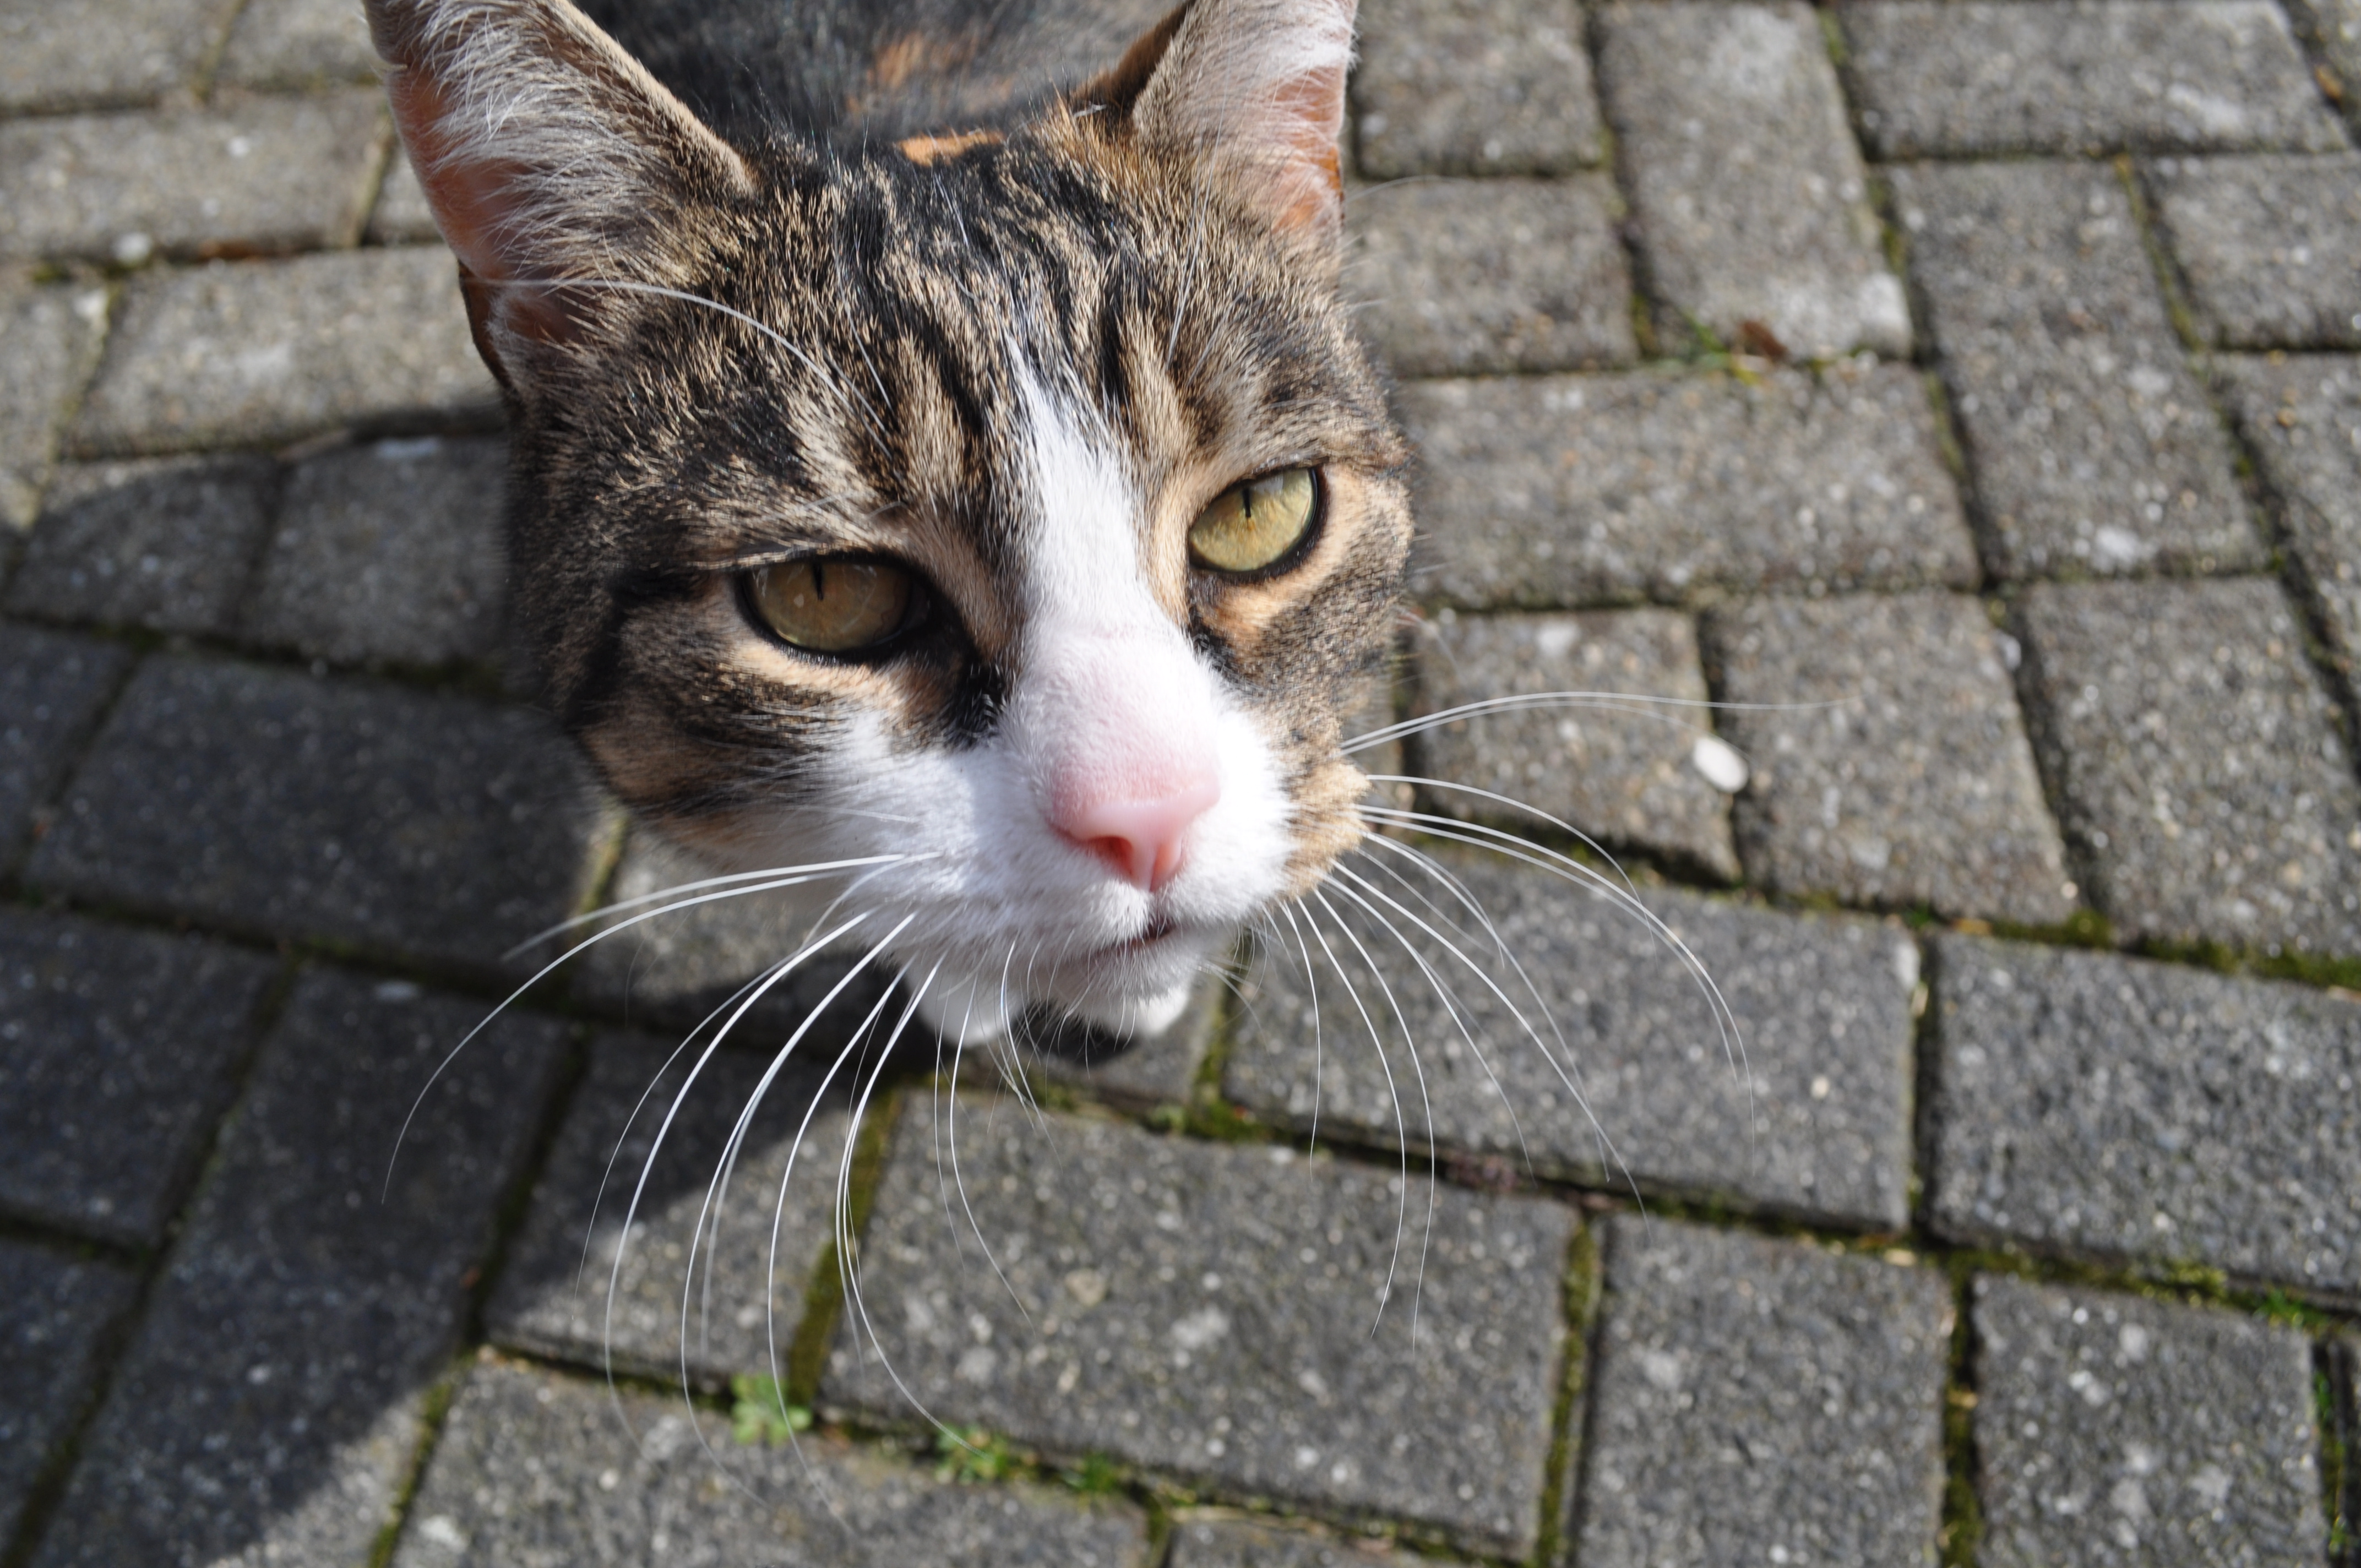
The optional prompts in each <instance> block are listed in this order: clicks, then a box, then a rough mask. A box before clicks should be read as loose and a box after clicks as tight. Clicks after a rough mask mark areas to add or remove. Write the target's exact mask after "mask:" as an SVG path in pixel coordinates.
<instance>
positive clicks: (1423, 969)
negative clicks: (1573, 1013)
mask: <svg viewBox="0 0 2361 1568" xmlns="http://www.w3.org/2000/svg"><path fill="white" fill-rule="evenodd" d="M1335 874H1336V875H1337V876H1339V877H1341V878H1343V879H1345V880H1346V881H1348V882H1352V883H1357V884H1358V885H1359V886H1360V887H1362V888H1363V889H1366V890H1367V892H1368V893H1370V894H1374V895H1375V896H1376V897H1378V899H1381V900H1383V901H1384V902H1385V903H1386V904H1387V905H1391V907H1392V908H1393V909H1395V910H1396V911H1397V912H1398V913H1400V915H1401V916H1403V917H1404V918H1405V919H1408V920H1410V921H1411V922H1413V923H1414V924H1415V925H1417V926H1418V927H1419V929H1421V930H1422V931H1424V932H1425V933H1426V934H1427V935H1428V936H1429V937H1433V938H1434V940H1435V941H1436V942H1438V943H1440V944H1441V945H1442V946H1443V948H1444V950H1446V951H1448V952H1449V953H1450V954H1451V956H1452V957H1454V958H1455V959H1458V960H1459V961H1460V962H1461V963H1462V964H1466V967H1467V968H1468V970H1470V971H1471V972H1473V973H1475V974H1476V975H1477V977H1478V978H1479V979H1481V978H1487V977H1485V976H1484V974H1483V971H1482V970H1478V969H1477V967H1476V965H1475V964H1473V963H1471V962H1469V960H1468V959H1467V957H1466V954H1464V953H1462V952H1460V951H1459V949H1458V948H1456V947H1455V946H1454V945H1453V944H1452V943H1451V942H1449V941H1447V940H1445V939H1444V938H1442V937H1441V936H1438V935H1437V934H1436V932H1435V930H1434V928H1433V927H1431V926H1429V925H1427V924H1426V922H1424V921H1423V920H1420V919H1419V918H1418V916H1415V915H1412V914H1411V912H1410V911H1409V910H1407V909H1404V908H1402V906H1401V905H1399V904H1396V903H1394V901H1393V900H1392V899H1390V898H1387V897H1386V895H1385V894H1382V893H1378V891H1377V889H1375V888H1373V887H1370V886H1369V884H1368V883H1367V881H1365V880H1364V879H1362V878H1361V877H1358V876H1356V875H1355V874H1354V873H1353V872H1350V871H1348V870H1346V869H1345V867H1344V866H1341V865H1339V866H1337V867H1336V868H1335ZM1337 891H1338V892H1339V893H1342V894H1344V895H1345V897H1347V898H1349V899H1351V900H1352V901H1353V902H1354V903H1355V904H1356V905H1359V906H1360V908H1361V909H1362V910H1363V911H1364V912H1365V913H1367V915H1368V916H1369V917H1370V918H1371V919H1373V920H1375V921H1377V923H1378V925H1380V926H1383V927H1385V928H1386V934H1387V935H1388V936H1389V937H1391V938H1393V939H1394V940H1395V941H1396V942H1397V943H1399V944H1400V947H1401V950H1402V951H1403V952H1404V953H1405V954H1407V955H1409V958H1410V960H1411V962H1412V963H1414V964H1416V965H1417V966H1418V970H1419V973H1421V974H1422V975H1424V976H1425V977H1426V983H1427V985H1428V986H1429V987H1430V988H1431V989H1432V990H1433V992H1434V995H1435V1000H1437V1001H1438V1002H1441V1003H1443V1010H1444V1012H1445V1013H1446V1014H1450V1017H1451V1022H1452V1024H1453V1025H1454V1026H1455V1027H1456V1028H1457V1029H1458V1031H1459V1037H1460V1039H1462V1040H1463V1041H1465V1042H1466V1046H1467V1049H1468V1051H1469V1053H1470V1054H1472V1055H1473V1056H1474V1057H1475V1058H1476V1065H1477V1066H1478V1067H1480V1068H1482V1069H1484V1076H1485V1078H1487V1079H1488V1080H1490V1081H1491V1085H1492V1092H1493V1093H1495V1094H1497V1095H1499V1097H1500V1104H1501V1105H1502V1107H1503V1108H1505V1109H1506V1110H1507V1111H1508V1113H1509V1125H1510V1128H1511V1130H1513V1131H1514V1132H1515V1133H1516V1135H1517V1152H1518V1153H1519V1154H1521V1155H1522V1156H1524V1160H1525V1168H1526V1169H1527V1170H1528V1171H1530V1170H1532V1168H1533V1156H1532V1149H1531V1147H1529V1146H1527V1144H1526V1142H1525V1124H1524V1119H1523V1118H1522V1117H1521V1116H1519V1115H1518V1114H1517V1107H1516V1102H1514V1101H1512V1100H1510V1097H1509V1091H1508V1090H1507V1089H1505V1088H1503V1087H1502V1086H1501V1083H1500V1078H1499V1074H1498V1073H1496V1072H1494V1071H1493V1070H1492V1063H1491V1060H1490V1058H1488V1057H1486V1056H1485V1054H1484V1047H1481V1046H1479V1045H1477V1043H1476V1036H1474V1035H1473V1034H1472V1033H1470V1032H1469V1030H1468V1027H1467V1020H1466V1018H1465V1017H1464V1016H1462V1015H1461V1014H1460V1011H1459V1008H1458V1005H1457V1003H1456V1002H1455V1000H1454V998H1453V996H1452V994H1451V988H1450V987H1449V986H1447V985H1445V984H1444V982H1443V977H1442V976H1441V975H1438V974H1436V973H1435V972H1434V967H1433V965H1432V964H1430V963H1428V962H1427V961H1426V955H1425V954H1423V953H1422V952H1420V951H1419V950H1418V948H1417V946H1416V945H1415V944H1413V943H1412V942H1411V940H1410V938H1407V937H1405V936H1403V935H1402V934H1401V932H1400V929H1399V928H1397V927H1395V925H1394V923H1393V922H1392V921H1390V920H1389V919H1387V918H1386V917H1385V916H1383V915H1382V914H1380V913H1379V912H1378V909H1377V908H1376V906H1375V905H1371V904H1370V903H1369V901H1368V899H1367V898H1365V897H1363V896H1362V895H1361V894H1357V893H1356V892H1354V891H1353V890H1352V889H1351V888H1348V887H1340V888H1338V889H1337ZM1492 989H1493V992H1494V994H1496V995H1498V994H1499V987H1498V986H1494V987H1493V988H1492ZM1500 1001H1501V1003H1502V1004H1503V1005H1506V1006H1508V1008H1509V1011H1510V1014H1514V1015H1515V1016H1516V1019H1517V1022H1518V1023H1519V1024H1521V1025H1524V1028H1525V1032H1526V1033H1527V1034H1528V1035H1532V1038H1533V1044H1534V1045H1535V1046H1536V1047H1541V1036H1539V1035H1537V1034H1534V1033H1533V1028H1532V1025H1530V1024H1526V1023H1525V1020H1524V1016H1523V1014H1519V1013H1517V1010H1516V1007H1515V1005H1514V1004H1513V1003H1510V1002H1509V999H1508V998H1507V997H1505V996H1502V997H1501V998H1500ZM1542 1048H1543V1054H1544V1055H1546V1054H1547V1050H1546V1047H1542ZM1428 1142H1429V1145H1430V1147H1431V1146H1432V1144H1433V1135H1432V1133H1430V1134H1429V1135H1428Z"/></svg>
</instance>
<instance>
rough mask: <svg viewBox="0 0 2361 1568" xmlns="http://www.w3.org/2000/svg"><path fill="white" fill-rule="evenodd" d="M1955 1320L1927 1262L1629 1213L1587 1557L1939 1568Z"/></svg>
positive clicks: (1599, 1415) (1592, 1434) (1589, 1487)
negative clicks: (1920, 1264) (1896, 1260)
mask: <svg viewBox="0 0 2361 1568" xmlns="http://www.w3.org/2000/svg"><path fill="white" fill-rule="evenodd" d="M1951 1322H1952V1307H1951V1301H1950V1293H1949V1290H1948V1289H1947V1288H1945V1285H1944V1281H1943V1278H1942V1277H1941V1276H1940V1275H1938V1274H1937V1273H1935V1272H1933V1271H1932V1270H1929V1269H1924V1268H1913V1267H1896V1266H1894V1264H1892V1263H1889V1262H1885V1261H1882V1260H1878V1259H1872V1258H1867V1257H1858V1256H1855V1257H1846V1256H1839V1255H1831V1254H1830V1253H1828V1252H1826V1251H1824V1250H1822V1249H1820V1248H1818V1247H1815V1246H1812V1245H1809V1244H1799V1243H1795V1242H1784V1241H1772V1240H1767V1239H1764V1238H1761V1237H1756V1236H1749V1235H1742V1234H1733V1233H1730V1232H1726V1231H1708V1230H1704V1229H1700V1228H1698V1227H1697V1226H1693V1225H1686V1224H1681V1223H1675V1222H1672V1221H1666V1220H1655V1221H1653V1222H1648V1221H1642V1220H1638V1219H1634V1218H1631V1217H1630V1216H1620V1217H1618V1218H1617V1219H1615V1220H1614V1221H1612V1222H1611V1223H1609V1227H1608V1232H1607V1294H1606V1320H1605V1323H1604V1326H1603V1328H1602V1329H1601V1332H1600V1336H1599V1349H1598V1368H1597V1372H1596V1374H1595V1378H1594V1382H1593V1387H1592V1393H1591V1401H1592V1405H1591V1420H1590V1427H1589V1437H1588V1444H1587V1448H1586V1450H1585V1453H1584V1455H1583V1471H1584V1474H1583V1482H1582V1500H1581V1504H1580V1508H1581V1514H1580V1524H1579V1526H1578V1530H1579V1534H1578V1536H1577V1539H1576V1557H1577V1558H1578V1560H1579V1561H1580V1562H1581V1563H1584V1564H1585V1565H1586V1568H1622V1565H1624V1564H1631V1565H1632V1568H1640V1565H1642V1564H1654V1563H1666V1562H1683V1563H1738V1562H1752V1563H1760V1562H1764V1561H1769V1562H1772V1563H1780V1562H1786V1563H1828V1564H1859V1565H1861V1568H1867V1565H1868V1564H1872V1563H1933V1562H1934V1561H1935V1555H1936V1553H1935V1533H1936V1529H1937V1527H1938V1525H1939V1524H1940V1523H1941V1513H1940V1508H1939V1503H1940V1499H1941V1495H1942V1488H1943V1378H1944V1371H1945V1364H1946V1362H1947V1360H1948V1358H1949V1349H1950V1343H1949V1342H1950V1334H1951Z"/></svg>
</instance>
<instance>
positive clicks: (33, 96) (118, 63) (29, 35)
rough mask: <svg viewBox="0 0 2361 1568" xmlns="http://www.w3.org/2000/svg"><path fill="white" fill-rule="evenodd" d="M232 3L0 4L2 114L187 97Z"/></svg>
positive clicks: (18, 0)
mask: <svg viewBox="0 0 2361 1568" xmlns="http://www.w3.org/2000/svg"><path fill="white" fill-rule="evenodd" d="M236 11H237V0H90V3H88V4H81V5H58V4H57V3H56V0H0V114H27V113H52V112H55V111H58V110H60V109H82V108H97V107H108V106H112V105H115V104H146V103H152V102H154V101H155V100H156V99H157V98H159V97H161V96H163V95H164V94H166V93H171V92H173V91H174V90H176V89H186V88H187V87H188V86H189V85H190V84H191V82H192V79H193V78H194V77H195V76H196V75H197V73H198V72H199V71H200V70H201V69H202V68H203V65H204V63H205V62H206V60H207V59H208V58H209V57H210V56H211V55H212V53H213V51H214V47H215V46H216V45H217V44H218V43H219V42H220V41H221V37H222V33H223V31H224V30H225V29H226V28H227V27H228V26H229V21H230V17H231V16H234V15H235V14H236Z"/></svg>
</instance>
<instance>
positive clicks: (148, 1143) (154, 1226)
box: [0, 910, 275, 1246]
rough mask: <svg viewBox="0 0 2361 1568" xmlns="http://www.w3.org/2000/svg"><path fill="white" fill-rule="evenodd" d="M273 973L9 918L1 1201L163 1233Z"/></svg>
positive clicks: (31, 1212)
mask: <svg viewBox="0 0 2361 1568" xmlns="http://www.w3.org/2000/svg"><path fill="white" fill-rule="evenodd" d="M274 970H275V966H274V965H273V964H272V963H271V962H270V960H269V959H266V958H263V957H261V956H259V955H258V954H254V953H246V952H239V951H237V950H236V949H235V948H225V947H223V946H221V945H219V944H218V943H214V942H206V941H200V940H198V939H196V938H180V937H167V936H163V935H160V934H159V933H155V932H146V931H129V930H125V929H123V928H121V927H111V926H103V925H100V924H98V923H96V922H94V921H89V920H82V919H77V918H74V917H71V916H63V915H56V914H34V913H32V912H30V911H27V910H5V911H0V1044H5V1054H0V1207H5V1209H7V1210H9V1211H10V1212H14V1213H16V1214H18V1215H22V1216H24V1217H27V1218H29V1219H34V1220H38V1221H41V1222H44V1223H49V1224H52V1225H57V1226H60V1227H62V1228H63V1229H66V1230H70V1231H78V1232H81V1233H82V1234H86V1235H95V1236H100V1237H103V1238H104V1239H105V1240H108V1241H112V1242H116V1243H120V1244H124V1245H132V1246H143V1245H152V1244H153V1243H155V1242H158V1241H159V1240H161V1239H162V1237H163V1232H164V1226H165V1223H166V1222H167V1221H169V1220H170V1218H171V1217H172V1214H173V1212H174V1211H175V1210H176V1209H177V1208H178V1207H179V1204H180V1200H181V1192H182V1190H183V1189H184V1188H185V1187H186V1185H187V1183H188V1181H189V1179H190V1178H191V1177H192V1176H194V1175H195V1174H196V1164H197V1160H198V1158H199V1157H200V1156H201V1155H202V1154H203V1151H204V1148H205V1146H206V1144H207V1142H208V1141H209V1140H210V1139H211V1138H212V1136H213V1132H214V1122H215V1121H216V1120H217V1119H218V1118H219V1117H220V1115H221V1113H222V1112H223V1111H224V1110H225V1109H227V1108H228V1105H229V1101H230V1096H231V1095H232V1094H233V1093H234V1092H235V1091H236V1072H237V1070H238V1068H239V1065H240V1064H241V1063H242V1062H243V1061H244V1060H245V1058H246V1056H247V1052H248V1051H249V1050H250V1049H251V1048H252V1047H253V1044H254V1030H255V1025H256V1014H257V1011H258V1008H259V1006H260V1004H261V1001H262V996H263V992H264V990H265V988H266V987H267V986H268V985H269V981H270V978H271V975H272V973H273V972H274Z"/></svg>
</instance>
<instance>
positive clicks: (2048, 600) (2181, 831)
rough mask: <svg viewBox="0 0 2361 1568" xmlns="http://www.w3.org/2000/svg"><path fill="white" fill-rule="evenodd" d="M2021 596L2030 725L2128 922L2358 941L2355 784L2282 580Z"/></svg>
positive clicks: (2326, 948) (2066, 809)
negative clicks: (2029, 661) (2030, 661)
mask: <svg viewBox="0 0 2361 1568" xmlns="http://www.w3.org/2000/svg"><path fill="white" fill-rule="evenodd" d="M2024 614H2025V627H2026V636H2027V638H2028V640H2029V644H2030V652H2031V653H2032V655H2033V656H2034V658H2035V661H2036V663H2035V674H2034V680H2033V683H2032V689H2031V691H2030V692H2029V693H2028V696H2029V698H2030V700H2031V701H2033V702H2034V703H2035V704H2036V705H2037V706H2036V711H2035V715H2034V717H2035V718H2036V726H2035V740H2036V743H2037V745H2038V746H2039V747H2040V748H2041V749H2042V751H2044V752H2045V753H2046V758H2045V761H2046V762H2047V764H2048V773H2049V776H2050V780H2051V787H2052V789H2053V790H2054V791H2055V792H2056V794H2057V795H2058V796H2059V814H2060V816H2061V817H2062V818H2063V825H2064V827H2065V828H2066V831H2067V833H2068V835H2069V837H2070V839H2073V840H2075V841H2077V842H2078V843H2079V845H2080V847H2081V850H2082V851H2083V856H2084V860H2085V862H2086V863H2087V865H2088V867H2089V872H2090V874H2089V875H2088V876H2087V877H2086V878H2085V881H2086V883H2090V884H2091V886H2090V891H2091V892H2092V894H2093V896H2094V898H2095V901H2096V902H2097V904H2098V905H2099V907H2100V908H2101V909H2103V910H2104V911H2105V912H2106V913H2107V914H2108V915H2109V916H2111V917H2113V919H2114V922H2115V924H2116V926H2117V927H2118V928H2119V929H2121V930H2124V931H2125V932H2128V933H2132V934H2136V935H2138V936H2143V937H2158V938H2173V939H2182V940H2187V939H2196V938H2211V939H2213V940H2216V941H2222V942H2227V943H2231V944H2233V945H2236V946H2268V947H2271V948H2278V947H2279V946H2282V945H2285V946H2292V947H2299V948H2310V949H2312V950H2314V951H2321V952H2339V953H2355V952H2361V787H2356V784H2355V782H2354V776H2353V771H2352V758H2351V756H2350V755H2349V754H2348V753H2347V751H2345V745H2344V743H2343V741H2342V739H2341V738H2340V736H2339V734H2338V731H2337V726H2336V718H2335V713H2334V709H2333V708H2332V707H2331V706H2330V704H2329V701H2328V698H2327V696H2326V695H2325V694H2324V693H2323V691H2322V690H2321V688H2320V683H2319V678H2318V676H2317V675H2316V674H2314V673H2313V672H2312V669H2311V667H2310V666H2309V665H2308V664H2307V663H2306V662H2305V659H2304V652H2303V631H2302V629H2301V627H2300V626H2299V625H2298V624H2297V622H2296V620H2295V618H2294V617H2293V616H2292V615H2291V614H2290V613H2289V610H2288V607H2287V605H2286V603H2285V602H2284V600H2283V599H2282V598H2280V595H2279V588H2278V587H2277V585H2275V584H2273V583H2271V582H2269V581H2268V580H2263V579H2255V578H2249V579H2246V580H2244V581H2237V582H2218V583H2139V584H2130V583H2127V584H2122V585H2087V586H2083V587H2055V588H2053V587H2042V588H2037V589H2036V590H2035V591H2034V592H2033V593H2032V594H2031V595H2029V596H2027V598H2026V601H2025V607H2024Z"/></svg>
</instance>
